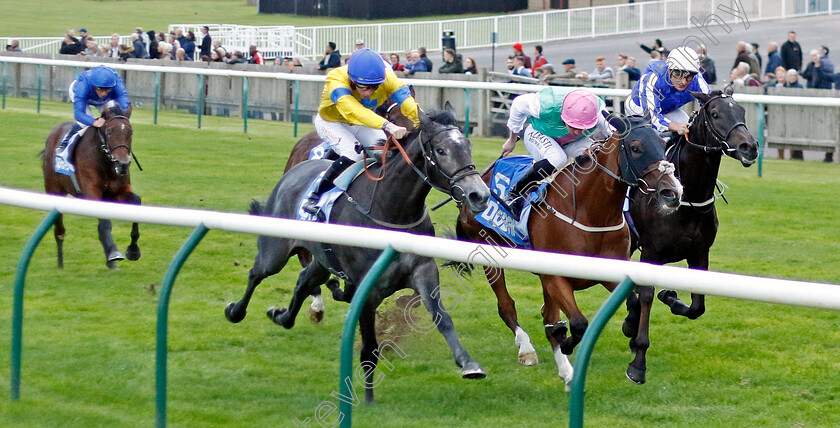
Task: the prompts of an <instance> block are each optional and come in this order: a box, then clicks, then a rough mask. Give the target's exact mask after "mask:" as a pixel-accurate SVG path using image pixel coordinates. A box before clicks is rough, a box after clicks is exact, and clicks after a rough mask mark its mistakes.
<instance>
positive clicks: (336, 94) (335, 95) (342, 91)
mask: <svg viewBox="0 0 840 428" xmlns="http://www.w3.org/2000/svg"><path fill="white" fill-rule="evenodd" d="M345 95H350V96H352V95H353V93H352V92H350V89H347V88H335V89H333V91H332V92H330V100H331V101H332V102H333V104H338V99H339V98H341V97H343V96H345Z"/></svg>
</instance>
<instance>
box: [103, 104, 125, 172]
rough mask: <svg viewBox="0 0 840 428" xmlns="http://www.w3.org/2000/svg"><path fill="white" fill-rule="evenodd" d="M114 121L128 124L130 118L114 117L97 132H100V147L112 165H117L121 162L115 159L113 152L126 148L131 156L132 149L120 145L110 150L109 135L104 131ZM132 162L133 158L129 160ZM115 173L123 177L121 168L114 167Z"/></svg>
mask: <svg viewBox="0 0 840 428" xmlns="http://www.w3.org/2000/svg"><path fill="white" fill-rule="evenodd" d="M114 119H125V120H126V122H127V121H128V118H127V117H125V116H122V115H117V116H113V117H111V118H110V119H108V120H107V121H106V122H105V125H102V127H101V128H98V129H97V131H98V132H97V135H99V144H100V147H101V148H102V151H103V152H104V153H105V155H106V156H108V159H109V160H110V161H111V163H113V164H116V163H117V162H119V161H118V160H117V159H116V158H115V157H114V154H113V152H114V151H116V150H117V149H120V148H124V149H126V150H127V151H128V154H129V155H131V147H129V146H128V145H126V144H119V145H117V146H115V147H110V148H109V147H108V133H107V131H104V130H103V129H104V128H105V127H106V126H108V124H109V123H110V122H111V121H112V120H114ZM129 126H130V125H129ZM130 160H131V158H129V161H130ZM114 171H115V172H116V173H117V174H118V175H122V174H120V171H119V168H117V167H114Z"/></svg>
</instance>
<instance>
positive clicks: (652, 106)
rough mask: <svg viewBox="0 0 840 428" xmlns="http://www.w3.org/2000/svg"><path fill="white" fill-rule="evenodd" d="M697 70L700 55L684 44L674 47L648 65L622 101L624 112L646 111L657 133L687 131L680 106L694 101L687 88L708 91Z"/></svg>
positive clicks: (642, 112) (687, 119) (686, 120)
mask: <svg viewBox="0 0 840 428" xmlns="http://www.w3.org/2000/svg"><path fill="white" fill-rule="evenodd" d="M700 72H701V69H700V58H698V56H697V53H696V52H695V51H694V50H693V49H690V48H687V47H685V46H680V47H678V48H676V49H674V50H673V51H671V53H670V54H669V55H668V59H667V60H665V61H653V62H651V63H650V64H649V65H648V68H647V70H646V71H645V73H644V74H643V75H642V77H641V78H640V79H639V81H638V82H636V85H635V86H634V87H633V91H632V92H630V96H628V97H627V100H625V101H624V110H625V113H627V114H628V115H640V116H644V115H645V113H647V114H649V115H650V117H651V124H652V125H653V127H654V128H656V129H657V130H659V132H666V131H671V132H676V133H678V134H680V135H685V134H687V133H688V122H689V117H688V114H686V113H685V112H684V111H682V110H680V107H682V106H683V105H685V104H688V103H690V102H691V101H693V100H694V97H692V96H691V91H695V92H702V93H704V94H708V93H709V92H710V89H709V84H708V83H706V80H705V79H703V75H702V74H701V73H700Z"/></svg>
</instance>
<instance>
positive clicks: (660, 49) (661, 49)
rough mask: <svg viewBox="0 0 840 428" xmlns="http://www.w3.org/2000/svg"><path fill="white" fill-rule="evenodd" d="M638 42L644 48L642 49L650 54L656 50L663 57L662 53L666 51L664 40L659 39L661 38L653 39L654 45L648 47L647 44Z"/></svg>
mask: <svg viewBox="0 0 840 428" xmlns="http://www.w3.org/2000/svg"><path fill="white" fill-rule="evenodd" d="M636 44H637V45H639V47H640V48H642V50H643V51H645V52H647V53H648V54H650V53H651V52H654V51H656V52H659V55H660V57H661V56H662V54H664V53H665V46H663V45H662V40H659V39H656V40H654V41H653V46H652V47H647V46H645V45H643V44H642V42H639V41H636Z"/></svg>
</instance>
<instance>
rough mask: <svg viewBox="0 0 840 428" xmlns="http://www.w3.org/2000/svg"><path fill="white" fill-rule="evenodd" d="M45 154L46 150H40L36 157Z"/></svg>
mask: <svg viewBox="0 0 840 428" xmlns="http://www.w3.org/2000/svg"><path fill="white" fill-rule="evenodd" d="M46 152H47V149H42V150H41V151H40V152H38V157H44V153H46Z"/></svg>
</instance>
